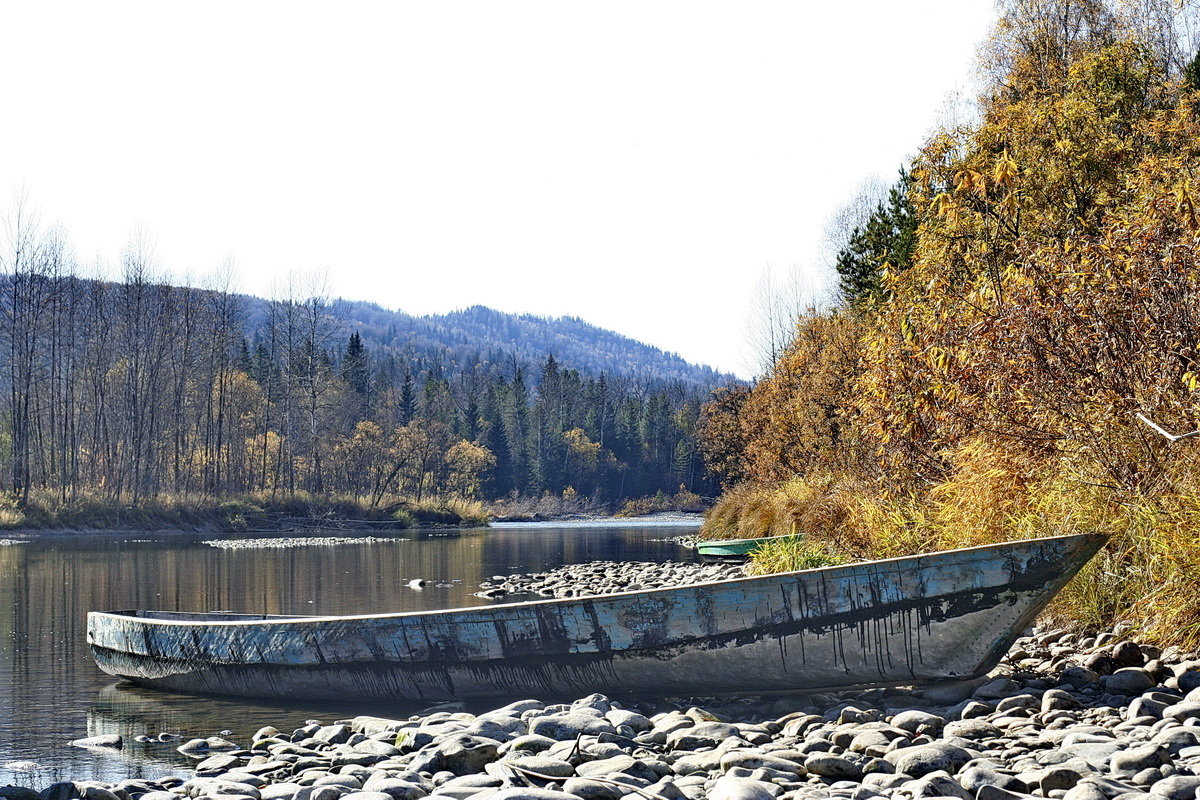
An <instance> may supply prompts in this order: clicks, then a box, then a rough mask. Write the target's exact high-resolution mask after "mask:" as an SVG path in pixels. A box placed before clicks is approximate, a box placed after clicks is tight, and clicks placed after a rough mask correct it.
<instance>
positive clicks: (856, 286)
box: [836, 169, 917, 305]
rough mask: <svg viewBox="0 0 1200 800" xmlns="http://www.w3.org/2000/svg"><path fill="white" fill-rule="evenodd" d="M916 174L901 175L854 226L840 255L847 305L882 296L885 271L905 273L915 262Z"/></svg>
mask: <svg viewBox="0 0 1200 800" xmlns="http://www.w3.org/2000/svg"><path fill="white" fill-rule="evenodd" d="M911 185H912V176H911V175H909V173H908V171H907V170H904V169H902V170H900V178H899V180H897V181H896V183H895V184H894V185H893V186H892V188H891V189H890V190H889V191H888V198H887V202H883V201H880V202H879V204H878V205H876V207H875V210H874V211H872V212H871V215H870V217H868V218H867V221H866V222H865V223H864V224H863V225H861V226H859V227H856V228H855V229H854V231H853V232H852V233H851V234H850V240H849V241H848V242H847V243H846V246H845V247H844V248H843V249H842V251H841V252H839V253H838V255H837V262H836V268H837V272H838V276H839V280H838V289H839V291H840V293H841V296H842V300H843V301H844V302H845V303H846V304H847V305H860V304H862V303H865V302H871V301H875V300H878V299H880V297H881V295H882V292H883V288H882V276H883V270H884V268H885V267H886V268H887V269H890V270H891V271H892V272H901V271H903V270H906V269H908V268H909V267H910V266H911V265H912V259H913V252H914V250H915V249H916V243H917V214H916V209H915V208H914V207H913V204H912V201H911V200H909V197H908V190H909V187H910V186H911Z"/></svg>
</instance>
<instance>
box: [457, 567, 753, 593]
mask: <svg viewBox="0 0 1200 800" xmlns="http://www.w3.org/2000/svg"><path fill="white" fill-rule="evenodd" d="M744 574H745V573H744V572H743V570H742V567H741V565H739V564H692V563H686V562H682V561H666V562H657V561H591V562H588V563H587V564H568V565H567V566H565V567H559V568H558V569H553V570H549V571H547V572H525V573H513V574H512V575H493V576H492V579H491V580H490V581H484V582H483V583H481V584H479V589H480V591H478V592H476V596H478V597H486V598H488V599H489V600H500V599H517V598H511V597H510V595H536V596H538V597H583V596H586V595H598V594H613V593H614V592H633V591H637V590H639V589H661V588H665V587H667V586H684V585H686V584H689V583H703V582H706V581H720V580H727V579H729V578H740V577H743V576H744Z"/></svg>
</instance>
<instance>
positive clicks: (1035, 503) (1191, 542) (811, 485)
mask: <svg viewBox="0 0 1200 800" xmlns="http://www.w3.org/2000/svg"><path fill="white" fill-rule="evenodd" d="M793 527H794V529H795V530H796V531H797V532H800V533H805V534H807V543H806V544H805V545H803V546H799V545H796V546H793V545H788V544H785V543H779V544H773V545H772V546H768V547H764V548H761V549H760V550H759V551H758V552H757V553H756V554H755V555H754V556H753V569H754V570H755V571H756V572H760V573H767V572H778V571H786V570H794V569H804V568H808V567H810V566H812V565H814V561H813V559H814V553H815V554H816V556H815V557H816V558H817V559H818V560H819V559H820V557H821V555H820V554H822V553H825V554H828V557H829V558H830V559H832V560H833V562H836V561H838V560H858V559H870V558H890V557H895V556H903V555H910V554H914V553H921V552H931V551H935V550H947V549H954V548H958V547H970V546H974V545H981V544H988V543H994V542H1001V541H1011V540H1016V539H1028V538H1038V537H1044V536H1054V535H1063V534H1071V533H1083V532H1099V533H1105V534H1108V535H1109V536H1110V540H1109V543H1108V544H1107V545H1106V547H1105V548H1104V549H1103V550H1102V551H1101V552H1100V554H1099V555H1097V556H1096V558H1095V559H1093V561H1092V562H1091V563H1090V564H1089V565H1088V566H1087V567H1086V568H1085V569H1084V570H1083V571H1082V572H1081V573H1080V574H1079V576H1077V577H1076V579H1075V580H1074V581H1072V582H1071V584H1070V585H1068V586H1067V588H1066V589H1064V591H1063V592H1062V593H1061V594H1060V595H1059V597H1058V598H1057V599H1056V601H1055V603H1054V604H1053V606H1052V607H1051V610H1050V613H1051V614H1053V615H1055V616H1056V617H1059V618H1061V619H1062V620H1063V621H1064V622H1068V623H1073V624H1076V625H1078V626H1081V627H1091V628H1096V627H1101V626H1110V625H1112V624H1115V623H1116V622H1119V621H1126V622H1130V623H1132V624H1133V626H1134V628H1135V629H1136V630H1138V631H1139V632H1140V633H1141V634H1142V635H1144V636H1146V637H1147V638H1148V639H1150V640H1152V641H1158V642H1161V643H1162V644H1181V645H1185V646H1189V647H1191V646H1196V645H1200V537H1197V531H1200V480H1195V479H1185V480H1183V481H1179V480H1177V481H1176V482H1175V484H1174V488H1173V489H1172V490H1171V491H1170V492H1163V493H1160V494H1156V495H1154V496H1140V495H1129V494H1124V493H1121V492H1117V491H1114V490H1112V489H1109V488H1105V487H1103V486H1097V485H1094V484H1093V483H1092V482H1089V481H1086V480H1083V479H1082V478H1081V476H1078V475H1075V474H1073V473H1072V472H1071V470H1069V469H1065V468H1063V469H1060V470H1058V471H1056V472H1055V473H1053V474H1047V475H1042V476H1039V477H1037V478H1036V479H1029V480H1022V481H1015V480H1013V479H1011V478H1009V477H1008V474H1006V473H1004V471H1003V470H999V469H997V470H995V471H994V473H993V474H990V475H989V474H988V470H984V469H982V468H980V467H979V466H977V467H975V468H972V469H962V470H959V471H958V472H956V474H955V475H954V476H953V477H952V478H951V479H950V480H947V481H946V482H944V483H942V484H939V485H938V486H936V487H935V488H934V489H933V490H931V491H929V492H928V493H926V494H925V495H924V496H920V497H918V496H911V495H909V496H901V497H893V496H889V495H887V494H886V493H885V492H883V491H881V490H880V489H879V488H878V487H876V486H872V485H870V484H867V483H859V484H855V483H853V482H852V481H849V480H847V479H845V478H844V477H839V478H833V477H828V476H827V477H823V478H817V479H814V478H794V479H792V480H790V481H787V482H785V483H782V484H777V485H770V486H769V485H756V486H743V487H739V488H738V489H737V490H735V491H733V492H730V493H728V494H727V495H725V496H724V497H722V498H721V500H720V501H718V503H717V505H716V506H715V507H714V508H713V509H712V510H711V511H710V512H709V514H708V517H707V519H706V520H705V525H704V528H703V530H702V535H703V536H705V537H709V538H718V537H719V538H747V537H757V536H764V535H774V534H779V533H790V532H791V531H792V530H793ZM833 562H831V563H833Z"/></svg>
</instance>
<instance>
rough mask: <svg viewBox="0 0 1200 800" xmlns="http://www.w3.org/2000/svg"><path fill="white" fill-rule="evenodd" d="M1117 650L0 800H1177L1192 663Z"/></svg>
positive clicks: (314, 749)
mask: <svg viewBox="0 0 1200 800" xmlns="http://www.w3.org/2000/svg"><path fill="white" fill-rule="evenodd" d="M1124 633H1125V632H1123V631H1119V630H1118V631H1116V632H1108V633H1102V634H1099V635H1096V636H1086V637H1082V636H1078V635H1076V634H1072V633H1067V632H1065V631H1062V630H1047V629H1039V630H1036V631H1034V632H1032V634H1031V635H1029V636H1026V637H1024V638H1022V639H1021V640H1019V641H1018V642H1017V644H1016V646H1015V647H1014V648H1013V649H1012V650H1011V651H1010V653H1009V654H1008V656H1007V658H1006V659H1005V661H1004V662H1003V663H1002V664H1001V666H1000V667H998V668H997V669H996V670H995V671H994V672H993V673H992V674H991V675H989V676H988V677H986V678H982V679H979V680H975V681H971V682H965V683H958V684H944V685H939V686H933V687H926V688H918V689H912V688H887V689H871V690H867V691H852V692H840V693H819V694H809V695H794V696H776V697H770V698H763V697H754V698H751V697H746V698H723V699H714V698H688V699H681V700H675V701H668V700H658V701H643V702H637V701H632V700H630V701H620V702H618V701H616V700H613V699H610V698H607V697H604V696H602V695H598V694H593V695H590V696H588V697H584V698H581V699H578V700H575V701H574V702H571V703H564V704H547V703H545V702H542V701H540V700H532V699H531V700H520V701H517V702H514V703H510V704H508V705H504V706H502V707H499V708H496V709H494V710H491V711H487V712H486V713H481V714H470V713H467V712H465V711H462V710H459V709H458V707H455V706H449V707H443V708H441V709H430V710H428V711H427V712H426V713H424V714H423V715H419V716H414V717H411V718H409V719H404V720H387V719H380V718H375V717H357V718H355V719H351V720H345V721H341V722H332V723H330V724H322V723H320V722H316V721H313V722H311V723H310V724H308V725H305V726H304V727H302V728H299V729H297V730H291V731H280V730H276V729H275V728H270V727H268V728H263V729H262V730H260V731H258V733H257V734H255V736H254V737H253V741H251V742H245V743H235V742H231V741H228V740H227V739H225V738H222V737H213V738H209V739H194V740H191V741H188V742H185V743H183V744H181V745H180V746H179V749H180V751H181V752H183V753H186V754H188V755H190V756H192V757H193V758H195V759H196V760H197V763H196V764H195V766H194V768H193V769H192V770H190V771H186V772H183V773H181V774H180V775H178V776H175V777H169V778H164V779H160V780H139V779H130V780H125V781H121V782H119V783H115V784H103V783H83V782H64V783H57V784H54V785H51V786H48V787H0V797H7V798H8V799H9V800H72V799H73V798H82V799H83V800H183V798H211V800H420V799H421V798H428V799H429V800H467V799H468V798H471V800H617V799H618V798H623V797H627V798H630V800H639V798H644V800H684V799H686V800H699V799H700V798H711V800H776V799H777V798H778V799H779V800H791V799H792V798H795V799H796V800H802V799H803V798H848V799H851V800H870V799H871V798H876V797H889V798H903V799H904V800H921V799H922V798H929V797H949V798H959V799H960V800H1010V799H1011V798H1021V797H1041V798H1056V799H1057V798H1063V799H1064V800H1142V799H1143V798H1145V800H1192V798H1195V797H1197V789H1198V788H1200V660H1197V659H1196V654H1194V653H1183V652H1178V651H1176V650H1174V649H1168V650H1167V651H1164V652H1160V651H1159V650H1158V648H1156V647H1153V646H1149V645H1141V646H1139V645H1137V644H1135V643H1133V642H1132V641H1129V640H1128V639H1123V638H1122V637H1123V635H1124ZM141 738H143V739H144V738H145V737H141ZM167 738H169V737H167ZM78 744H83V745H91V746H95V745H105V744H106V745H109V746H117V745H120V744H121V743H120V742H119V741H111V740H110V741H107V742H95V741H89V740H82V741H80V742H78ZM39 788H40V789H41V790H40V791H38V790H37V789H39Z"/></svg>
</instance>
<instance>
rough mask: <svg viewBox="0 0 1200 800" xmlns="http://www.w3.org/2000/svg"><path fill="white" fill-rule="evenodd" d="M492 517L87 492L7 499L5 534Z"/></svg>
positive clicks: (460, 502) (458, 507)
mask: <svg viewBox="0 0 1200 800" xmlns="http://www.w3.org/2000/svg"><path fill="white" fill-rule="evenodd" d="M487 520H488V515H487V510H486V509H485V508H484V506H483V504H482V503H480V502H479V501H476V500H469V499H462V498H457V497H425V498H422V500H421V501H420V502H417V501H415V500H412V499H410V498H401V497H390V498H386V501H385V502H384V503H381V504H379V505H378V506H371V505H368V504H367V503H364V502H362V501H360V500H358V499H357V498H354V497H346V496H317V495H311V494H308V493H304V492H297V493H295V494H292V495H286V496H285V495H278V496H275V497H272V496H271V495H270V494H249V495H242V496H235V497H220V498H216V497H210V496H205V495H199V494H195V495H189V494H170V495H168V494H159V495H156V496H154V497H151V498H146V499H143V500H141V501H139V502H138V503H137V504H136V505H131V504H129V503H120V502H116V501H113V500H111V499H109V498H107V497H105V496H103V495H102V494H99V493H88V492H79V493H76V494H74V495H73V496H71V497H68V498H65V499H64V498H63V497H61V496H60V495H58V494H57V493H55V492H52V491H45V490H34V491H33V492H31V493H30V497H29V502H28V503H26V504H25V505H24V506H18V505H17V504H16V502H15V501H14V500H13V499H12V498H11V497H10V496H0V529H6V530H15V529H32V530H53V529H66V530H120V529H128V530H167V529H183V530H230V531H240V530H271V529H274V528H277V527H278V528H284V527H286V528H289V529H290V528H291V527H295V526H296V525H297V524H303V525H308V526H311V527H314V528H315V527H321V526H328V527H332V528H337V527H347V526H349V527H354V526H360V527H369V526H372V525H374V526H378V527H389V528H407V527H412V526H416V525H462V526H469V525H486V524H487Z"/></svg>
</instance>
